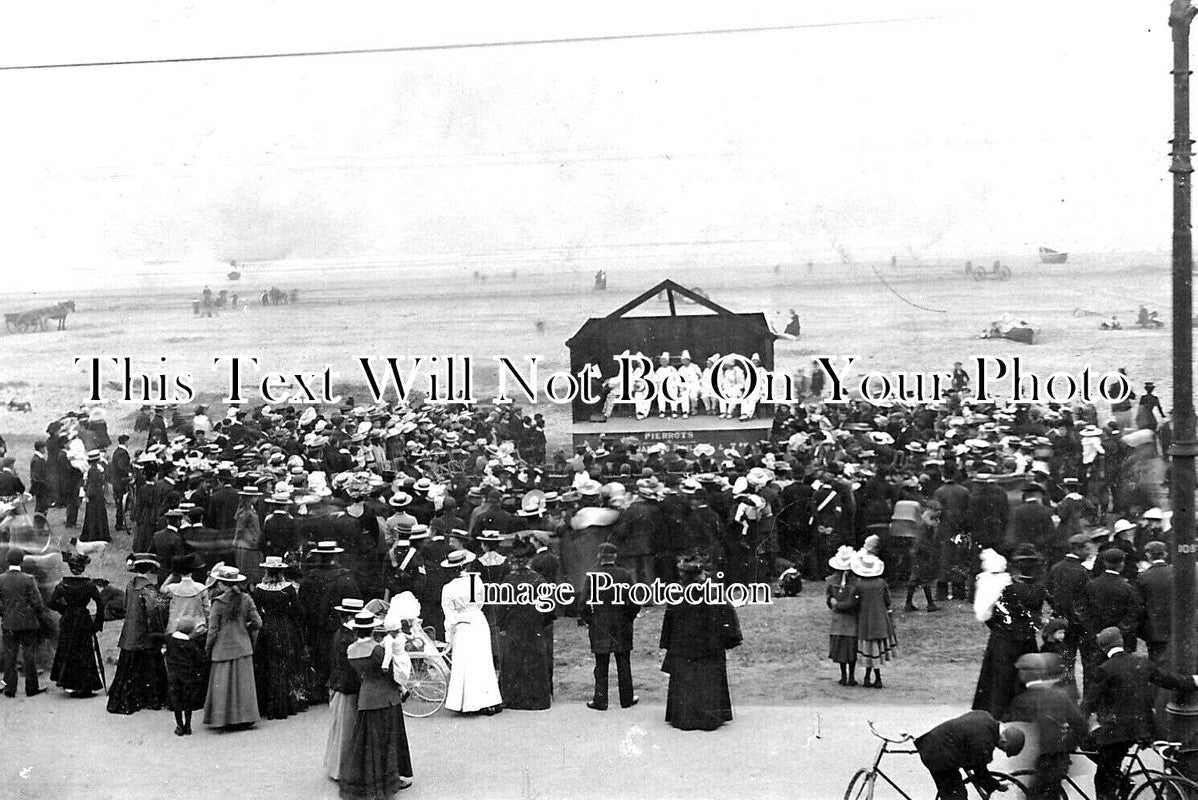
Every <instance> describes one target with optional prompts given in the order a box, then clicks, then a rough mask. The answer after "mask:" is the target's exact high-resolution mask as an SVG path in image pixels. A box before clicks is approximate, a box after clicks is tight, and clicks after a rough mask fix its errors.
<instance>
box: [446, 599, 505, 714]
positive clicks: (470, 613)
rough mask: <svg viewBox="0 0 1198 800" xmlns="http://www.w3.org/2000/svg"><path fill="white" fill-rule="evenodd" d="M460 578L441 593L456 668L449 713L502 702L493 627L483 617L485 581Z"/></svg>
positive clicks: (451, 681) (452, 671) (451, 678)
mask: <svg viewBox="0 0 1198 800" xmlns="http://www.w3.org/2000/svg"><path fill="white" fill-rule="evenodd" d="M473 580H474V582H475V585H474V587H473V595H474V596H473V597H471V594H472V592H471V578H470V577H469V576H467V575H461V576H459V577H457V578H454V579H453V580H452V581H450V582H449V583H447V584H445V588H444V589H442V590H441V608H442V610H443V611H444V612H445V638H446V640H447V641H448V642H449V644H450V645H451V646H452V648H453V650H452V653H453V667H452V668H451V669H450V672H449V691H448V693H447V696H446V698H445V707H446V708H448V709H449V710H450V711H461V712H470V711H481V710H482V709H484V708H490V707H491V706H497V705H499V704H500V703H502V702H503V698H502V696H501V695H500V694H499V680H498V679H497V678H496V677H495V662H494V660H493V658H492V654H491V626H490V625H488V624H487V618H486V617H485V616H484V615H483V611H482V608H483V603H482V598H483V588H482V586H483V584H482V579H481V578H479V577H478V576H477V575H476V576H474V579H473Z"/></svg>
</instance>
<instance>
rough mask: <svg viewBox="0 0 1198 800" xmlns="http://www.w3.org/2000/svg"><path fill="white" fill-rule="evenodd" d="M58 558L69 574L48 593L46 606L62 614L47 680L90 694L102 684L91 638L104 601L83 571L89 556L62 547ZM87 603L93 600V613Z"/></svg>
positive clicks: (75, 692) (74, 692)
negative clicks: (60, 558) (56, 646)
mask: <svg viewBox="0 0 1198 800" xmlns="http://www.w3.org/2000/svg"><path fill="white" fill-rule="evenodd" d="M62 560H63V561H65V562H66V563H67V566H68V567H70V570H71V574H70V576H68V577H66V578H63V579H62V581H61V582H59V584H58V585H57V586H55V587H54V593H53V594H51V595H50V603H49V606H50V608H52V609H54V610H55V611H57V612H58V613H59V614H62V620H61V621H60V622H59V628H58V649H57V650H56V651H55V652H54V665H53V666H52V667H51V668H50V680H52V681H54V682H55V683H56V684H58V686H60V687H61V688H63V689H65V690H66V691H67V692H69V693H70V694H71V696H72V697H90V696H91V695H93V694H95V693H96V692H98V691H99V690H100V688H101V687H102V686H103V685H104V684H103V681H102V680H101V678H100V661H99V659H98V657H97V656H98V653H97V647H96V639H95V635H96V634H97V633H98V632H99V631H100V630H102V629H103V627H104V601H103V600H102V599H101V598H100V590H99V588H97V587H96V584H95V582H93V581H92V579H91V578H88V577H86V576H85V575H84V574H83V570H84V569H86V568H87V565H88V563H90V561H91V559H90V558H88V557H87V556H85V555H82V554H80V553H73V552H68V551H65V550H64V551H63V553H62ZM90 603H95V604H96V614H95V616H94V617H93V616H92V615H91V614H90V613H89V612H88V610H87V607H88V605H89V604H90Z"/></svg>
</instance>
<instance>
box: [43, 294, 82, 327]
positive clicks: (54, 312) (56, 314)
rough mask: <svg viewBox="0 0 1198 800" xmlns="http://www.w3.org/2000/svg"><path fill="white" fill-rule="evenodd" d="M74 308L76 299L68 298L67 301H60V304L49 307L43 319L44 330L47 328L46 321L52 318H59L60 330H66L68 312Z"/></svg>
mask: <svg viewBox="0 0 1198 800" xmlns="http://www.w3.org/2000/svg"><path fill="white" fill-rule="evenodd" d="M74 310H75V301H74V300H67V301H66V302H63V303H59V304H58V305H56V306H54V307H53V308H51V309H49V311H48V313H47V314H46V316H45V317H44V318H43V319H42V326H43V327H42V330H45V325H46V321H47V320H51V319H53V320H58V330H60V331H64V330H66V328H67V314H69V313H71V312H72V311H74Z"/></svg>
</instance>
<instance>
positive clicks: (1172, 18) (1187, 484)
mask: <svg viewBox="0 0 1198 800" xmlns="http://www.w3.org/2000/svg"><path fill="white" fill-rule="evenodd" d="M1195 13H1196V10H1195V9H1194V7H1193V6H1191V5H1190V0H1173V2H1172V6H1171V8H1170V12H1169V27H1170V29H1171V30H1172V32H1173V142H1172V143H1173V160H1172V164H1171V165H1170V167H1169V171H1170V172H1172V173H1173V417H1172V418H1173V436H1174V439H1173V446H1172V447H1170V449H1169V455H1170V456H1171V457H1172V469H1171V470H1170V476H1169V502H1170V504H1171V505H1172V508H1173V530H1172V536H1171V537H1170V542H1169V549H1170V550H1171V551H1172V553H1171V555H1172V556H1173V630H1172V631H1170V637H1171V638H1172V640H1173V669H1174V671H1176V672H1178V673H1180V674H1182V675H1193V674H1196V673H1198V657H1196V656H1198V653H1196V650H1195V641H1194V639H1195V631H1194V618H1195V612H1194V603H1195V595H1196V594H1198V592H1196V591H1195V585H1194V577H1195V568H1194V551H1195V544H1194V482H1195V481H1194V456H1195V455H1196V454H1198V441H1196V440H1195V422H1194V386H1193V382H1194V370H1193V357H1194V355H1193V354H1194V332H1193V328H1192V323H1191V319H1192V318H1193V313H1194V308H1193V306H1194V298H1193V289H1194V237H1193V233H1192V231H1191V230H1190V216H1191V213H1190V211H1191V209H1190V199H1191V198H1190V195H1191V189H1192V187H1191V180H1190V176H1191V174H1192V173H1193V172H1194V168H1193V166H1192V164H1191V146H1192V145H1193V144H1194V142H1193V141H1192V140H1191V139H1190V23H1191V22H1192V21H1193V19H1194V14H1195ZM1195 699H1196V698H1195V695H1194V694H1193V693H1186V694H1182V695H1178V696H1177V697H1175V698H1174V700H1173V701H1172V702H1171V703H1169V705H1168V714H1169V722H1170V727H1171V729H1172V736H1173V738H1174V739H1175V740H1176V741H1180V742H1183V743H1185V744H1188V745H1192V744H1194V743H1195V742H1198V702H1195ZM1194 767H1195V765H1194V764H1185V765H1183V768H1185V769H1186V772H1187V774H1188V775H1189V776H1190V777H1194V772H1195V770H1194Z"/></svg>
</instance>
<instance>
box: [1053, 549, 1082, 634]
mask: <svg viewBox="0 0 1198 800" xmlns="http://www.w3.org/2000/svg"><path fill="white" fill-rule="evenodd" d="M1091 577H1093V576H1092V574H1091V572H1090V570H1088V569H1086V568H1085V567H1084V566H1082V562H1081V559H1079V558H1077V557H1076V556H1072V555H1069V556H1065V557H1064V558H1062V559H1061V560H1060V561H1058V562H1057V563H1055V564H1053V565H1052V569H1050V570H1049V571H1048V580H1047V581H1046V582H1045V584H1044V588H1045V589H1047V590H1048V602H1049V603H1051V604H1052V610H1053V611H1054V612H1056V615H1057V616H1058V617H1061V618H1063V619H1066V620H1068V621H1069V622H1071V623H1073V624H1075V625H1080V624H1081V617H1080V616H1079V612H1080V610H1081V602H1082V595H1083V594H1084V592H1085V590H1086V587H1087V586H1088V585H1089V584H1090V579H1091Z"/></svg>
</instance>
